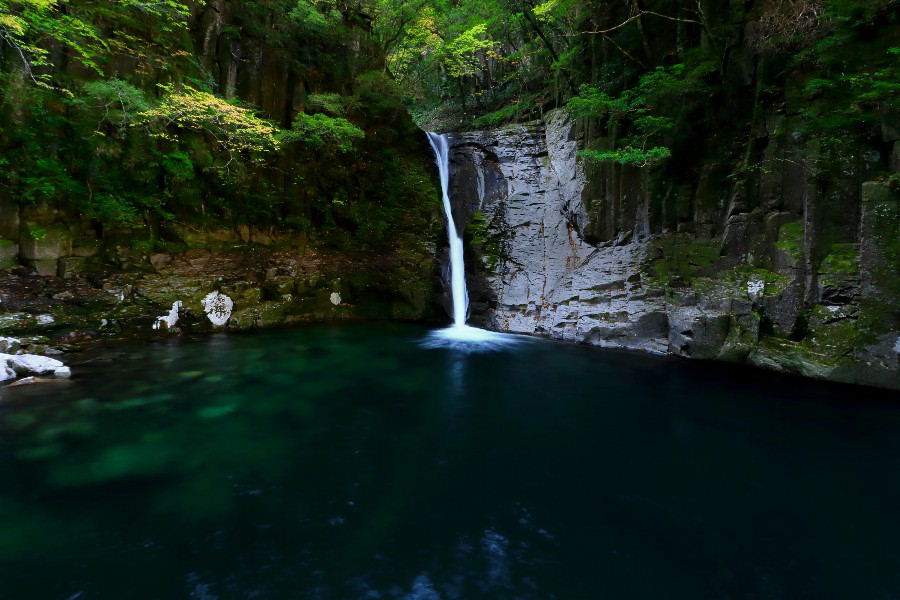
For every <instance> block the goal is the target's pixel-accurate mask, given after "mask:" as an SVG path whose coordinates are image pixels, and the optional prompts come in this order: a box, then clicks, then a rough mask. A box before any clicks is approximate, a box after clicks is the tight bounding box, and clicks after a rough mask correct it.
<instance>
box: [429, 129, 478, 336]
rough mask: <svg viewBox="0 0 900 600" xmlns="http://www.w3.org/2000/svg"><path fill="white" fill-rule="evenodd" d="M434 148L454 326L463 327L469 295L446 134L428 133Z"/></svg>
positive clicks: (467, 309)
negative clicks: (452, 201) (444, 221)
mask: <svg viewBox="0 0 900 600" xmlns="http://www.w3.org/2000/svg"><path fill="white" fill-rule="evenodd" d="M428 140H429V141H430V142H431V148H432V150H434V156H435V162H437V167H438V172H439V173H440V177H441V194H442V196H443V201H444V214H446V215H447V237H448V238H449V240H450V289H451V291H452V298H453V326H454V327H463V326H465V324H466V314H467V313H468V311H469V295H468V293H467V292H466V266H465V259H464V257H463V241H462V238H461V237H459V233H458V232H457V231H456V223H455V222H454V220H453V206H452V205H451V204H450V143H449V142H448V140H447V136H446V135H441V134H438V133H430V132H429V133H428Z"/></svg>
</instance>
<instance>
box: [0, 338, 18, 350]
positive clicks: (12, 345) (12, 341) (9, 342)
mask: <svg viewBox="0 0 900 600" xmlns="http://www.w3.org/2000/svg"><path fill="white" fill-rule="evenodd" d="M21 347H22V340H20V339H18V338H12V337H0V352H5V353H7V354H8V353H11V352H15V351H16V350H18V349H19V348H21Z"/></svg>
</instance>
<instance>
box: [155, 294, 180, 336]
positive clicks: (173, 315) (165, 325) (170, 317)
mask: <svg viewBox="0 0 900 600" xmlns="http://www.w3.org/2000/svg"><path fill="white" fill-rule="evenodd" d="M180 310H181V300H177V301H175V302H173V303H172V310H170V311H169V314H167V315H163V316H161V317H157V318H156V322H155V323H154V324H153V329H172V328H173V327H175V325H176V323H178V311H180Z"/></svg>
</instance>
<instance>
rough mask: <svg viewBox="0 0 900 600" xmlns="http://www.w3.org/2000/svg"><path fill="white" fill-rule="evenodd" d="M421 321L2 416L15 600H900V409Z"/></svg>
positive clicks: (337, 334) (156, 371) (279, 348)
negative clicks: (451, 340)
mask: <svg viewBox="0 0 900 600" xmlns="http://www.w3.org/2000/svg"><path fill="white" fill-rule="evenodd" d="M425 335H426V330H424V329H421V328H419V327H414V326H387V325H385V326H373V325H352V326H350V325H348V326H319V327H311V328H308V329H300V330H295V331H289V332H280V333H269V334H259V335H244V336H226V335H220V336H213V337H210V338H204V339H199V340H171V341H163V342H156V343H149V344H143V345H128V346H120V347H112V348H110V349H107V350H104V351H96V352H94V353H89V354H87V355H85V356H83V357H81V360H82V361H83V364H76V378H75V380H74V381H73V382H72V383H71V384H68V385H54V386H43V387H38V386H33V387H30V388H19V389H18V390H16V391H13V390H6V391H5V392H3V398H2V400H0V481H2V485H0V598H4V599H7V598H8V599H16V600H19V599H23V600H27V599H31V598H40V599H45V598H46V599H60V600H64V599H76V598H77V599H85V600H87V599H101V598H102V599H107V598H108V599H116V600H122V599H138V598H141V599H142V598H159V599H173V598H197V599H205V600H210V599H226V598H228V599H231V598H263V599H268V598H338V599H345V598H371V599H375V598H408V599H427V600H432V599H437V598H441V599H451V598H463V599H470V598H475V599H478V598H491V599H504V598H534V599H549V598H613V599H632V598H638V599H644V598H646V599H654V600H659V599H664V598H665V599H681V598H684V599H702V598H717V599H718V598H746V599H750V598H752V599H765V598H784V599H798V598H815V599H822V598H852V599H869V598H871V599H890V598H898V597H900V517H898V516H897V515H898V507H900V402H898V398H897V395H893V394H889V393H881V392H876V391H872V390H866V389H862V388H845V387H838V386H828V385H822V384H817V383H813V382H809V381H802V380H796V379H788V378H781V377H776V376H773V375H769V374H766V373H761V372H758V371H750V370H743V369H736V368H726V367H722V366H717V365H709V364H697V363H688V362H682V361H671V360H665V359H656V358H651V357H646V356H641V355H632V354H622V353H615V352H607V351H601V350H594V349H587V348H580V347H575V346H567V345H561V344H556V343H551V342H542V341H528V342H525V343H522V344H518V345H516V346H513V347H510V348H507V349H503V350H499V351H495V352H490V353H483V354H465V353H461V352H459V351H458V350H452V349H439V348H438V349H434V348H423V347H422V346H421V341H422V339H423V338H424V337H425Z"/></svg>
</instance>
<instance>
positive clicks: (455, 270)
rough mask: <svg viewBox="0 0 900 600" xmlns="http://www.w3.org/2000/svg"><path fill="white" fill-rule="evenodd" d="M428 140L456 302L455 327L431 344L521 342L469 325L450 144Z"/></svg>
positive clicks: (431, 135) (440, 139) (485, 346)
mask: <svg viewBox="0 0 900 600" xmlns="http://www.w3.org/2000/svg"><path fill="white" fill-rule="evenodd" d="M428 141H429V142H431V148H432V149H433V150H434V157H435V162H436V163H437V167H438V172H439V173H440V177H441V194H442V199H443V203H444V213H445V214H446V215H447V238H448V240H449V242H450V290H451V298H452V300H453V325H452V326H451V327H448V328H447V329H442V330H440V331H436V332H434V333H433V334H432V335H431V340H430V341H429V345H434V346H443V345H453V346H460V345H461V344H462V345H465V348H467V349H479V348H480V349H488V348H493V347H496V346H500V345H505V344H509V343H512V342H516V341H519V339H520V338H519V336H512V335H507V334H502V333H495V332H493V331H487V330H485V329H478V328H477V327H469V326H468V325H466V316H467V314H468V311H469V295H468V293H467V292H466V266H465V261H464V257H463V241H462V238H461V237H460V235H459V232H457V230H456V223H455V222H454V221H453V205H452V204H451V203H450V141H449V140H448V138H447V136H446V135H441V134H438V133H430V132H429V133H428Z"/></svg>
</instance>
